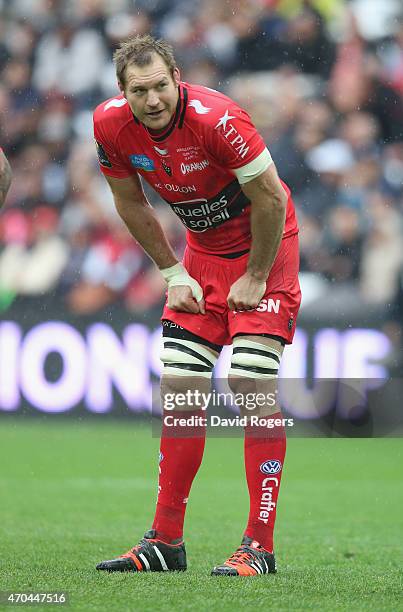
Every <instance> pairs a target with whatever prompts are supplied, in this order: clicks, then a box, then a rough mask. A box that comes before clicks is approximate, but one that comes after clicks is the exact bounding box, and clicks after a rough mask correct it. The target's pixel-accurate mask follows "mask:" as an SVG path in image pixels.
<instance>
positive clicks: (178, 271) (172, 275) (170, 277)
mask: <svg viewBox="0 0 403 612" xmlns="http://www.w3.org/2000/svg"><path fill="white" fill-rule="evenodd" d="M160 272H161V274H162V276H163V277H164V278H165V280H166V282H167V283H168V289H169V288H170V287H178V286H185V287H190V289H191V291H192V294H193V297H194V298H195V300H196V302H200V300H201V299H202V298H203V290H202V288H201V287H200V285H199V283H198V282H197V281H196V280H195V279H194V278H192V277H191V276H190V275H189V274H188V272H187V271H186V269H185V268H184V266H183V265H182V264H181V263H177V264H175V265H174V266H171V267H170V268H164V269H163V270H160Z"/></svg>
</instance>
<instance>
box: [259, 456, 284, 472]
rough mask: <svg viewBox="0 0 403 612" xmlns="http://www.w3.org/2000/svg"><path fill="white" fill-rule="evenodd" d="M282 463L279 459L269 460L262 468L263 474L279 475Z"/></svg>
mask: <svg viewBox="0 0 403 612" xmlns="http://www.w3.org/2000/svg"><path fill="white" fill-rule="evenodd" d="M282 467H283V466H282V464H281V461H278V459H268V460H267V461H265V462H264V463H262V465H261V466H260V471H261V472H263V474H278V473H279V472H280V471H281V468H282Z"/></svg>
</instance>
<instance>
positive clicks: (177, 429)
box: [152, 410, 206, 543]
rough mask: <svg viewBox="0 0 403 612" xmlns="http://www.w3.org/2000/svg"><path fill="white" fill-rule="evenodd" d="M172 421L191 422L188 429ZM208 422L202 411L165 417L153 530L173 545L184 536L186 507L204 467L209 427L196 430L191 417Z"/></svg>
mask: <svg viewBox="0 0 403 612" xmlns="http://www.w3.org/2000/svg"><path fill="white" fill-rule="evenodd" d="M168 414H169V416H170V417H171V421H170V422H171V423H172V422H173V421H172V419H173V418H176V419H179V418H180V419H187V425H175V426H172V425H170V426H169V425H167V423H168V422H169V421H167V420H166V418H165V417H166V416H168ZM192 416H193V417H195V418H199V419H200V418H205V413H204V412H203V411H202V410H198V411H192V412H190V411H183V412H182V411H176V410H175V411H172V412H170V413H167V412H165V413H164V424H163V427H162V434H161V444H160V465H159V471H160V475H159V480H158V500H157V508H156V512H155V517H154V522H153V526H152V528H153V529H155V530H156V531H157V535H158V539H160V540H162V541H164V542H168V543H170V542H171V541H172V540H176V539H177V538H181V537H182V535H183V522H184V519H185V512H186V504H187V501H188V495H189V492H190V487H191V486H192V482H193V479H194V477H195V476H196V474H197V471H198V469H199V467H200V464H201V461H202V458H203V451H204V444H205V440H206V427H205V426H203V425H201V424H200V421H199V422H198V424H197V425H195V426H192V425H191V424H190V423H191V421H189V420H188V419H189V417H192Z"/></svg>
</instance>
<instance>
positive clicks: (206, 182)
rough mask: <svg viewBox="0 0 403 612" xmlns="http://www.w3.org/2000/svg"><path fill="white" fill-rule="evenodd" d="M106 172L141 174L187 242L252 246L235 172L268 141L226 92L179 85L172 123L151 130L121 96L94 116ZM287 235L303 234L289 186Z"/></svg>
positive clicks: (231, 248) (227, 249)
mask: <svg viewBox="0 0 403 612" xmlns="http://www.w3.org/2000/svg"><path fill="white" fill-rule="evenodd" d="M94 135H95V140H96V144H97V150H98V158H99V163H100V168H101V171H102V172H103V173H104V174H106V175H108V176H112V177H116V178H124V177H128V176H130V175H132V174H135V173H138V174H139V175H140V176H141V178H142V179H144V180H145V181H147V183H149V184H150V185H151V187H153V188H154V189H155V190H156V191H157V193H159V195H160V196H161V197H162V198H163V199H164V200H165V201H166V202H167V203H168V204H169V205H170V206H171V208H172V210H173V211H174V212H175V213H176V215H177V216H178V217H179V219H180V220H181V221H182V223H183V224H184V225H185V226H186V228H187V230H188V231H187V242H188V244H189V245H190V246H191V247H192V248H193V249H195V250H196V251H201V252H204V253H216V254H224V253H234V252H237V251H242V250H245V249H248V248H249V247H250V244H251V230H250V201H249V200H248V198H247V197H246V196H245V195H244V193H243V191H242V190H241V186H240V184H239V183H238V181H237V179H236V177H235V175H234V172H233V169H236V168H241V167H243V166H246V165H247V164H249V163H250V162H251V161H253V160H254V159H256V157H258V155H260V153H262V151H263V150H264V149H265V147H266V145H265V143H264V141H263V140H262V138H261V136H260V135H259V133H258V132H257V130H256V128H255V127H254V125H253V123H252V121H251V119H250V117H249V115H248V113H247V112H246V111H244V110H243V109H242V108H240V107H239V106H238V105H237V104H235V102H234V101H233V100H231V99H230V98H228V97H227V96H225V95H224V94H222V93H220V92H218V91H215V90H213V89H209V88H208V87H203V86H201V85H190V84H188V83H184V82H182V83H181V84H180V86H179V99H178V104H177V107H176V112H175V115H174V118H173V120H172V121H171V123H170V125H169V126H168V127H167V128H166V130H165V131H164V132H163V133H161V134H158V135H155V134H151V133H150V132H149V130H148V129H147V128H146V127H145V126H144V125H143V124H142V123H140V122H139V121H138V120H137V119H136V118H135V117H134V115H133V113H132V111H131V109H130V107H129V104H128V103H127V101H126V99H125V98H124V97H123V96H122V95H119V96H117V97H115V98H111V99H109V100H106V101H105V102H102V104H100V105H99V106H98V107H97V108H96V109H95V113H94ZM282 184H283V187H284V188H285V190H286V192H287V194H288V196H289V197H288V205H287V216H286V223H285V229H284V237H286V236H291V235H292V234H295V233H296V232H297V231H298V226H297V220H296V215H295V210H294V204H293V202H292V199H291V197H290V190H289V188H288V187H287V185H285V184H284V183H282Z"/></svg>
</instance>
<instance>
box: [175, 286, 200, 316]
mask: <svg viewBox="0 0 403 612" xmlns="http://www.w3.org/2000/svg"><path fill="white" fill-rule="evenodd" d="M168 308H170V309H171V310H175V311H176V312H191V313H193V314H198V313H200V314H206V310H205V304H204V299H203V297H202V298H201V299H200V300H199V301H198V302H197V301H196V299H195V298H194V297H193V293H192V290H191V288H190V287H189V286H188V285H175V286H173V287H169V288H168Z"/></svg>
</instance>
